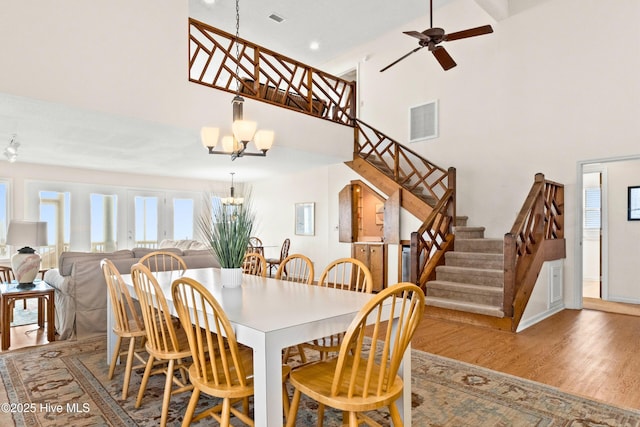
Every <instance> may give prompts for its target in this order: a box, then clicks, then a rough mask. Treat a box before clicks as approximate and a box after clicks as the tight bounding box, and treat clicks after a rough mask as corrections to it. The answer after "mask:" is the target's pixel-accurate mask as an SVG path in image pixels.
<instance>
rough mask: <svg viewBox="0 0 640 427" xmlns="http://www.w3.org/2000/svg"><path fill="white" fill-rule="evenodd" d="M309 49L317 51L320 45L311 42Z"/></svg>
mask: <svg viewBox="0 0 640 427" xmlns="http://www.w3.org/2000/svg"><path fill="white" fill-rule="evenodd" d="M309 49H311V50H318V49H320V43H318V42H311V43H310V44H309Z"/></svg>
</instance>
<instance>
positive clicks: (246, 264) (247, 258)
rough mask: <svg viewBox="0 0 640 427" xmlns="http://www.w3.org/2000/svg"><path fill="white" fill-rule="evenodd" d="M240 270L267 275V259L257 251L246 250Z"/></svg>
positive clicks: (256, 274)
mask: <svg viewBox="0 0 640 427" xmlns="http://www.w3.org/2000/svg"><path fill="white" fill-rule="evenodd" d="M242 272H243V273H245V274H252V275H254V276H262V277H267V261H266V260H265V259H264V257H263V256H262V255H260V253H258V252H247V253H246V254H245V255H244V260H243V261H242Z"/></svg>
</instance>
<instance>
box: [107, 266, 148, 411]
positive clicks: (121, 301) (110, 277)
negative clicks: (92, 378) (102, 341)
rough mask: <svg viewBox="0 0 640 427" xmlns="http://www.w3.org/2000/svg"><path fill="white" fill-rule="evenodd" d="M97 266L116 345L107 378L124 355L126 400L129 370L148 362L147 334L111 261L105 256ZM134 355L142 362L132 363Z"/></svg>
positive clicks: (124, 394)
mask: <svg viewBox="0 0 640 427" xmlns="http://www.w3.org/2000/svg"><path fill="white" fill-rule="evenodd" d="M100 267H101V268H102V273H103V274H104V278H105V281H106V282H107V291H108V293H109V298H110V299H111V308H112V309H113V316H114V319H115V322H114V325H113V333H114V334H115V335H116V344H115V346H114V347H113V356H111V365H109V379H112V378H113V373H114V372H115V369H116V364H117V362H118V359H120V361H121V362H122V357H123V356H126V357H127V361H126V364H125V367H124V379H123V381H122V399H123V400H125V399H126V398H127V394H128V391H129V383H130V380H131V371H132V370H133V369H139V368H144V367H145V366H146V364H147V357H146V354H145V355H143V354H142V353H144V352H145V349H144V343H145V340H146V336H147V333H146V332H145V330H144V322H143V320H142V318H141V317H140V316H139V315H138V312H137V311H136V308H135V305H134V303H133V298H131V295H130V294H129V290H128V289H127V285H126V284H125V283H124V281H123V280H122V276H120V273H119V272H118V270H117V269H116V267H115V266H114V265H113V262H111V261H110V260H108V259H106V258H105V259H103V260H102V261H100ZM123 339H129V346H128V348H127V349H126V350H121V349H120V345H121V344H122V340H123ZM134 358H135V359H137V360H138V361H139V362H141V364H139V365H136V366H134V365H133V359H134Z"/></svg>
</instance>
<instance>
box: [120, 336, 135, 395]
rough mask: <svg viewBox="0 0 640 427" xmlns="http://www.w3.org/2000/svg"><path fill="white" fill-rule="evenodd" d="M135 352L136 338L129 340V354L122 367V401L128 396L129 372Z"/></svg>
mask: <svg viewBox="0 0 640 427" xmlns="http://www.w3.org/2000/svg"><path fill="white" fill-rule="evenodd" d="M135 351H136V338H135V337H131V338H129V353H127V364H126V365H125V367H124V381H123V382H122V400H126V399H127V394H129V381H130V380H131V370H132V369H133V355H134V353H135Z"/></svg>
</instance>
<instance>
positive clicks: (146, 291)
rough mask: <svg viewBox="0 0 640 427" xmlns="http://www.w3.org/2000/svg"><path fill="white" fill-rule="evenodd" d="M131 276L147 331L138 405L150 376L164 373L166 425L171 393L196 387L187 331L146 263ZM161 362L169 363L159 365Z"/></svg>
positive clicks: (163, 419) (137, 266)
mask: <svg viewBox="0 0 640 427" xmlns="http://www.w3.org/2000/svg"><path fill="white" fill-rule="evenodd" d="M131 275H132V277H133V286H134V290H135V291H136V294H137V296H138V300H139V301H140V307H141V309H142V310H141V311H142V318H143V320H144V328H145V331H146V332H147V334H146V336H147V341H146V345H145V349H146V350H147V353H149V358H148V359H147V365H146V367H145V370H144V374H143V376H142V381H141V383H140V390H139V391H138V398H137V399H136V404H135V407H136V408H139V407H140V405H141V404H142V398H143V396H144V393H145V390H146V388H147V383H148V382H149V377H150V376H151V375H155V374H158V373H163V374H165V375H166V381H165V385H164V395H163V398H162V414H161V417H160V425H161V426H162V427H164V426H166V424H167V414H168V412H169V402H170V400H171V395H173V394H176V393H181V392H184V391H189V390H193V385H192V384H190V383H189V382H188V376H187V372H188V366H187V364H186V363H185V361H186V359H189V358H190V356H191V350H190V349H189V343H188V340H187V335H186V333H185V330H184V329H183V328H176V327H175V325H174V322H173V320H172V318H171V315H170V313H169V306H168V305H167V300H166V298H165V296H164V294H163V293H162V288H161V287H160V285H159V284H158V281H157V280H156V278H155V277H154V276H153V273H152V272H151V270H149V268H148V267H147V266H145V265H144V264H140V263H137V264H134V265H133V266H132V267H131ZM159 361H162V362H166V363H163V364H161V365H158V364H157V362H159ZM176 369H177V370H180V371H181V373H182V376H181V379H180V378H177V377H176V375H175V371H176ZM174 384H175V385H176V386H177V388H176V389H174V388H173V385H174Z"/></svg>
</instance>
